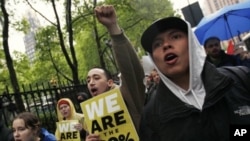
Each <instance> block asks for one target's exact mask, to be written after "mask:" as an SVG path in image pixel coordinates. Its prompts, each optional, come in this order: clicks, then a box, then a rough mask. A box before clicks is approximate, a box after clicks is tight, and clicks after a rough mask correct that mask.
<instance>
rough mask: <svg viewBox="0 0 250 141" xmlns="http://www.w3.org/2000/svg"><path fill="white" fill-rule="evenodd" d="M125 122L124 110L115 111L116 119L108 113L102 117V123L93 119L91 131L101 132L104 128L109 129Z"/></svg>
mask: <svg viewBox="0 0 250 141" xmlns="http://www.w3.org/2000/svg"><path fill="white" fill-rule="evenodd" d="M125 123H126V120H125V119H124V111H123V110H122V111H118V112H116V113H114V119H113V117H112V116H111V115H107V116H104V117H102V118H101V123H98V121H97V120H93V121H92V131H91V133H95V131H97V132H101V131H103V130H107V129H108V128H113V127H115V126H118V125H121V124H125Z"/></svg>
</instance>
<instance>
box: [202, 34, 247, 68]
mask: <svg viewBox="0 0 250 141" xmlns="http://www.w3.org/2000/svg"><path fill="white" fill-rule="evenodd" d="M204 47H205V50H206V53H207V57H206V60H207V61H208V62H210V63H212V64H214V65H215V66H216V67H222V66H246V67H249V68H250V58H248V56H247V55H246V53H245V52H244V51H243V50H241V49H236V50H235V55H229V54H226V53H225V51H224V50H222V49H221V44H220V39H219V38H218V37H215V36H213V37H209V38H207V39H206V41H205V42H204Z"/></svg>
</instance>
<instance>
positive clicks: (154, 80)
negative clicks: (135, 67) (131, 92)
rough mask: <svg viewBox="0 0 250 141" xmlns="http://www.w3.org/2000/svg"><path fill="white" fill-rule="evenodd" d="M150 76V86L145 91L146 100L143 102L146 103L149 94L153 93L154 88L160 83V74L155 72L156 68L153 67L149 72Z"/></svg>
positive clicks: (149, 96)
mask: <svg viewBox="0 0 250 141" xmlns="http://www.w3.org/2000/svg"><path fill="white" fill-rule="evenodd" d="M150 77H151V81H152V83H151V86H150V87H149V89H148V91H147V93H146V102H145V104H147V103H148V102H149V100H150V99H151V96H152V95H154V94H155V92H156V89H157V86H158V84H159V83H160V76H159V74H158V72H157V70H156V69H153V70H152V71H151V73H150Z"/></svg>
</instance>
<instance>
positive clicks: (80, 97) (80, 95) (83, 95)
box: [77, 92, 89, 103]
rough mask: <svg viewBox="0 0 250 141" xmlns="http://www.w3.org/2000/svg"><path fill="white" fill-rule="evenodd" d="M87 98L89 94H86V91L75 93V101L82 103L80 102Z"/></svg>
mask: <svg viewBox="0 0 250 141" xmlns="http://www.w3.org/2000/svg"><path fill="white" fill-rule="evenodd" d="M88 99H89V96H88V94H87V93H85V92H79V93H77V101H78V102H79V103H82V102H84V101H85V100H88Z"/></svg>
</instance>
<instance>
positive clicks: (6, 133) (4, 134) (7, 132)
mask: <svg viewBox="0 0 250 141" xmlns="http://www.w3.org/2000/svg"><path fill="white" fill-rule="evenodd" d="M2 118H3V107H2V99H0V137H1V140H3V141H12V140H13V135H12V131H11V129H10V128H8V127H6V126H5V124H4V120H3V119H2Z"/></svg>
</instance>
